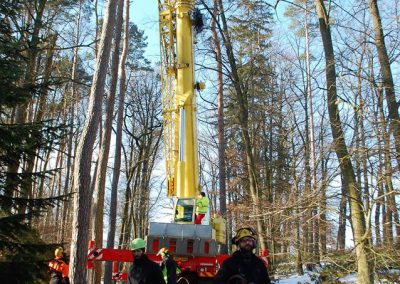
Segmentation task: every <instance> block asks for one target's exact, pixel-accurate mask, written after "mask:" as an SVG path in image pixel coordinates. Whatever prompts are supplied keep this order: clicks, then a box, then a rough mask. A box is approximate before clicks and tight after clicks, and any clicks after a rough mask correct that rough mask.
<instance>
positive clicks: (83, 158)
mask: <svg viewBox="0 0 400 284" xmlns="http://www.w3.org/2000/svg"><path fill="white" fill-rule="evenodd" d="M116 6H117V1H116V0H109V1H108V4H107V7H106V10H105V15H104V21H103V28H102V33H101V38H100V43H99V51H98V53H97V57H96V68H95V72H94V76H93V81H92V88H91V91H90V96H89V106H88V111H87V115H86V120H85V125H84V127H83V130H82V136H81V139H80V140H79V144H78V150H77V154H76V160H77V162H76V163H75V167H74V185H73V189H74V192H75V198H74V214H73V223H72V241H71V263H70V275H71V283H73V284H80V283H86V267H85V260H86V255H85V253H86V251H87V243H88V233H89V232H88V230H89V219H90V214H88V212H90V208H91V198H92V196H91V192H90V181H91V180H90V172H91V162H92V154H93V145H94V142H95V140H96V134H97V130H98V125H99V121H100V115H101V105H102V96H103V92H104V82H105V77H106V74H107V67H108V61H109V58H110V50H111V41H112V32H113V29H114V23H115V10H116Z"/></svg>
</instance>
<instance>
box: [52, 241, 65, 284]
mask: <svg viewBox="0 0 400 284" xmlns="http://www.w3.org/2000/svg"><path fill="white" fill-rule="evenodd" d="M54 256H55V258H53V259H52V260H51V261H50V262H49V268H50V283H49V284H69V278H68V271H69V266H68V263H67V262H66V259H65V254H64V249H63V248H62V247H58V248H56V250H55V251H54Z"/></svg>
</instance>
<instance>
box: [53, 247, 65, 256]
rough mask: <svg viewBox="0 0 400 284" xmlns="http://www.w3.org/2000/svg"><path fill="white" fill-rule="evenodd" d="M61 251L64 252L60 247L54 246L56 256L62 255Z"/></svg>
mask: <svg viewBox="0 0 400 284" xmlns="http://www.w3.org/2000/svg"><path fill="white" fill-rule="evenodd" d="M63 253H64V249H63V248H62V247H58V248H56V250H55V251H54V255H55V256H56V257H63Z"/></svg>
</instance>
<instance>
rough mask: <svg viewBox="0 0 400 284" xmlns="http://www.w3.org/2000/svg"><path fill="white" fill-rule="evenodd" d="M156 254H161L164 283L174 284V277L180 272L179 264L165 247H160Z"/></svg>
mask: <svg viewBox="0 0 400 284" xmlns="http://www.w3.org/2000/svg"><path fill="white" fill-rule="evenodd" d="M157 255H159V256H161V259H162V262H161V271H162V273H163V275H164V280H165V283H167V284H176V277H177V276H178V275H179V274H180V273H181V272H182V270H181V269H180V267H179V265H178V264H177V263H176V262H175V260H174V258H173V256H172V255H171V254H170V253H169V251H168V249H167V248H162V249H160V250H159V251H158V253H157Z"/></svg>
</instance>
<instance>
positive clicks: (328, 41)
mask: <svg viewBox="0 0 400 284" xmlns="http://www.w3.org/2000/svg"><path fill="white" fill-rule="evenodd" d="M315 6H316V9H317V14H318V18H319V28H320V33H321V37H322V42H323V46H324V53H325V75H326V84H327V98H328V113H329V120H330V124H331V131H332V136H333V140H334V149H335V152H336V155H337V157H338V160H339V165H340V169H341V173H342V175H343V183H344V185H343V186H344V187H345V188H346V189H347V191H348V198H349V204H350V210H351V213H350V214H351V215H350V218H351V223H352V228H353V234H354V238H355V243H356V255H357V268H358V276H357V283H359V284H362V283H363V284H370V283H373V271H372V265H371V256H370V255H371V247H370V245H371V244H370V239H369V238H368V236H369V234H368V232H367V226H366V221H365V216H364V211H363V205H362V201H361V192H360V188H358V186H357V182H356V179H355V174H354V168H353V166H352V163H351V160H350V154H349V152H348V149H347V145H346V142H345V137H344V133H343V129H342V123H341V120H340V115H339V109H338V106H337V103H336V102H337V100H338V96H337V89H336V88H337V86H336V70H335V56H334V50H333V44H332V36H331V28H330V25H331V22H330V17H329V14H328V13H327V10H326V7H325V3H324V2H323V0H315Z"/></svg>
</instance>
